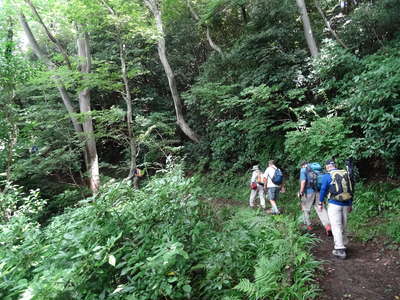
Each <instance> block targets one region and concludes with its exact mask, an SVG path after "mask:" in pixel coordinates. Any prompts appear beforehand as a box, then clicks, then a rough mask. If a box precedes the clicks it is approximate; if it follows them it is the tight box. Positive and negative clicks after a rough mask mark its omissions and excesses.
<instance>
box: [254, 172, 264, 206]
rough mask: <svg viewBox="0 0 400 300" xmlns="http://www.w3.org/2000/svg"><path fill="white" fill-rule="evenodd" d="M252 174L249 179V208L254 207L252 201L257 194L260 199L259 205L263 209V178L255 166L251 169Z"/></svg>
mask: <svg viewBox="0 0 400 300" xmlns="http://www.w3.org/2000/svg"><path fill="white" fill-rule="evenodd" d="M251 170H252V171H253V173H252V174H251V179H250V188H251V192H250V207H254V200H255V199H256V196H257V194H258V195H259V197H260V205H261V207H262V208H263V209H265V197H264V181H265V180H264V176H263V173H262V172H261V170H260V168H259V167H258V166H257V165H256V166H253V168H252V169H251Z"/></svg>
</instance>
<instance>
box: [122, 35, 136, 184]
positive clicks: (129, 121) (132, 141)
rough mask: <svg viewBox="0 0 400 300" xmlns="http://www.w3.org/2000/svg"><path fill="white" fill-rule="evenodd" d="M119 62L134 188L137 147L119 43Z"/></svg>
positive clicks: (125, 71)
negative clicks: (123, 89)
mask: <svg viewBox="0 0 400 300" xmlns="http://www.w3.org/2000/svg"><path fill="white" fill-rule="evenodd" d="M119 54H120V61H121V73H122V80H123V82H124V88H125V95H124V100H125V103H126V125H127V127H128V138H129V149H130V168H129V175H128V178H133V179H132V181H133V185H134V187H136V188H137V187H138V177H137V176H134V175H133V174H134V171H135V170H136V167H137V163H136V154H137V145H136V139H135V135H134V133H133V119H132V95H131V91H130V87H129V80H128V73H127V68H126V52H125V45H124V44H123V43H122V42H120V53H119Z"/></svg>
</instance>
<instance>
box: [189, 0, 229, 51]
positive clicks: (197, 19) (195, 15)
mask: <svg viewBox="0 0 400 300" xmlns="http://www.w3.org/2000/svg"><path fill="white" fill-rule="evenodd" d="M186 4H187V6H188V8H189V11H190V13H191V14H192V17H193V19H195V20H196V21H197V22H199V21H200V17H199V16H198V14H197V13H196V11H195V10H194V8H193V6H192V4H191V3H190V0H187V1H186ZM206 35H207V41H208V43H209V44H210V47H211V48H212V49H214V50H215V51H217V52H218V53H219V54H221V55H223V53H222V50H221V48H220V47H219V46H218V45H217V44H216V43H215V42H214V41H213V39H212V38H211V34H210V28H209V27H208V25H206Z"/></svg>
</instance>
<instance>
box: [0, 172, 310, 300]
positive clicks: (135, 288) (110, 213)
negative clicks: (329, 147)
mask: <svg viewBox="0 0 400 300" xmlns="http://www.w3.org/2000/svg"><path fill="white" fill-rule="evenodd" d="M202 195H205V193H204V192H203V190H202V189H201V188H199V187H198V186H197V185H194V181H193V180H192V179H186V178H184V177H183V176H182V172H181V171H180V168H177V167H174V168H172V169H170V170H169V171H168V172H167V173H166V174H165V175H163V176H158V177H157V178H154V179H153V180H152V181H150V182H149V183H148V185H146V186H145V187H144V188H143V189H142V190H134V189H132V188H131V187H130V185H128V184H127V183H126V182H109V183H108V184H107V185H105V186H104V188H103V189H102V191H101V192H100V193H99V195H98V196H96V197H95V198H89V199H87V200H85V201H81V202H80V203H79V204H78V205H77V206H76V207H75V208H73V209H69V210H66V211H65V212H64V214H62V215H60V216H57V217H54V218H53V219H52V220H51V222H50V223H49V224H48V225H47V226H46V227H44V228H40V227H39V226H38V225H37V224H36V225H35V222H34V221H33V220H34V219H32V218H29V217H28V216H25V215H21V216H20V217H19V218H12V219H11V221H10V222H7V223H5V224H3V225H1V226H2V231H1V232H2V236H1V237H2V243H4V245H9V247H2V248H0V266H1V267H2V272H1V273H2V274H4V276H6V277H4V276H3V275H2V276H3V277H2V281H1V282H2V284H1V285H0V294H1V296H2V298H4V299H15V298H19V297H27V298H29V299H43V297H46V298H47V299H82V298H84V299H99V298H100V299H102V298H104V299H105V298H112V299H160V298H163V297H168V298H171V299H185V298H188V297H193V296H196V297H204V298H207V299H221V298H223V297H224V296H235V295H236V296H240V295H241V292H240V290H239V289H238V290H234V289H232V288H233V287H234V286H235V285H237V284H238V283H239V282H240V280H241V279H244V278H249V279H250V278H251V277H252V274H253V272H254V271H253V270H254V267H255V264H256V262H257V261H258V260H259V259H261V257H269V256H271V257H274V256H276V255H278V256H279V257H280V260H281V261H285V264H284V266H283V268H284V270H285V272H284V273H283V275H282V269H281V268H272V269H271V270H269V269H268V270H267V268H264V269H263V270H262V271H260V270H257V271H256V277H257V278H258V277H259V276H263V273H264V272H266V274H271V275H272V276H274V278H279V282H280V283H281V284H280V285H279V286H276V287H275V288H274V290H273V291H270V293H269V295H276V297H279V295H294V293H297V295H302V296H301V297H313V296H312V295H313V294H314V293H315V287H314V286H310V285H309V283H311V282H312V280H313V279H312V277H306V278H305V277H304V276H305V275H307V274H308V273H307V272H312V270H314V269H315V267H316V264H315V262H314V261H313V260H312V259H311V256H310V255H309V254H307V253H309V247H310V245H311V242H312V240H311V239H310V238H309V237H308V236H299V235H298V232H297V230H296V224H295V223H293V222H292V221H291V220H290V217H282V218H277V219H274V218H271V217H266V216H265V215H259V214H258V213H257V212H255V211H251V210H248V209H240V210H239V211H238V212H237V213H235V212H234V211H231V212H230V213H228V214H226V213H224V214H225V217H226V219H220V218H218V217H217V215H216V214H217V212H216V211H213V210H210V207H209V206H208V205H207V204H206V202H205V201H200V196H202ZM13 220H15V221H13ZM16 236H20V238H18V239H15V237H16ZM288 237H289V241H290V243H291V247H290V249H291V250H285V249H284V248H285V247H284V242H285V241H286V239H287V238H288ZM11 245H14V246H13V247H11ZM14 250H18V251H15V252H14ZM257 268H258V267H257ZM285 274H286V275H285ZM276 276H278V277H276ZM307 276H308V275H307ZM6 278H7V280H5V279H6ZM292 283H296V284H297V285H296V286H294V287H290V285H291V284H292ZM243 295H245V293H244V294H243ZM306 295H308V296H306Z"/></svg>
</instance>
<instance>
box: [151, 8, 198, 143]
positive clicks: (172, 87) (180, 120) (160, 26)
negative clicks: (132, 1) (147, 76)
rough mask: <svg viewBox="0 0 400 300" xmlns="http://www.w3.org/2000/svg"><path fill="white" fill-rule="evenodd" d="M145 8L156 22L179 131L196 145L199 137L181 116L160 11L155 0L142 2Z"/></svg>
mask: <svg viewBox="0 0 400 300" xmlns="http://www.w3.org/2000/svg"><path fill="white" fill-rule="evenodd" d="M144 2H145V4H146V6H147V7H148V8H149V9H150V11H151V12H152V13H153V15H154V18H155V20H156V26H157V30H158V33H159V35H160V37H159V38H158V44H157V51H158V55H159V57H160V60H161V63H162V65H163V67H164V71H165V74H166V75H167V78H168V83H169V88H170V90H171V94H172V98H173V100H174V106H175V114H176V122H177V124H178V126H179V127H180V128H181V130H182V131H183V132H184V133H185V134H186V136H187V137H188V138H190V139H191V140H192V141H193V142H196V143H198V142H199V141H200V138H199V136H198V135H197V134H196V133H195V132H194V131H193V130H192V129H191V128H190V127H189V125H188V124H187V123H186V121H185V118H184V116H183V105H182V101H181V98H180V95H179V93H178V89H177V87H176V80H175V75H174V72H173V71H172V68H171V66H170V64H169V62H168V58H167V54H166V47H165V38H164V28H163V24H162V19H161V11H160V8H159V7H158V1H157V0H144Z"/></svg>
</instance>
